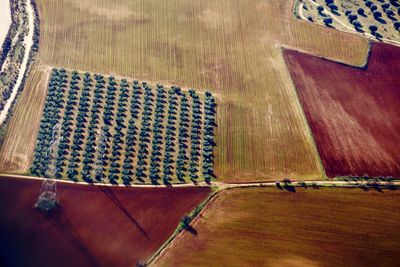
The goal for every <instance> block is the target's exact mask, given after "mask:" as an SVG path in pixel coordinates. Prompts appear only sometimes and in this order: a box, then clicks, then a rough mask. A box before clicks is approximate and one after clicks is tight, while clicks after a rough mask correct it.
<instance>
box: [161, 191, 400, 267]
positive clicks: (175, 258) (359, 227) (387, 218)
mask: <svg viewBox="0 0 400 267" xmlns="http://www.w3.org/2000/svg"><path fill="white" fill-rule="evenodd" d="M399 199H400V192H398V191H386V190H385V191H382V192H377V191H375V190H372V191H367V192H364V191H362V190H361V189H297V192H296V193H291V192H288V191H279V190H277V189H265V188H264V189H236V190H228V191H225V192H222V193H221V194H220V195H219V196H217V197H216V198H215V199H214V200H212V201H211V202H210V203H209V204H208V205H207V207H206V209H205V210H204V211H203V212H202V213H200V216H199V217H198V219H196V220H195V221H194V223H192V226H193V228H194V229H195V230H196V232H197V235H193V234H191V233H189V232H182V233H181V234H180V235H179V236H178V237H177V238H176V240H174V241H173V243H172V245H171V246H170V247H169V248H168V249H166V250H165V251H164V252H163V253H162V254H161V256H160V257H159V258H158V259H157V260H156V261H155V264H154V266H177V265H179V266H209V265H210V264H211V265H214V266H398V265H399V264H400V259H399V257H398V253H399V252H400V227H399V226H400V223H399V222H400V214H399V213H398V212H396V211H397V210H398V209H399V208H400V204H399ZM192 232H193V230H192Z"/></svg>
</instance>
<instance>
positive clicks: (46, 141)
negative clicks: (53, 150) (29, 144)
mask: <svg viewBox="0 0 400 267" xmlns="http://www.w3.org/2000/svg"><path fill="white" fill-rule="evenodd" d="M67 78H68V76H67V74H66V71H65V70H64V69H60V70H57V69H53V70H52V72H51V76H50V81H49V84H48V93H47V97H46V102H45V105H44V109H43V116H42V119H41V122H40V128H39V133H38V137H37V141H36V150H35V158H34V161H33V164H32V167H31V173H32V174H34V175H41V176H44V175H46V171H47V169H48V168H49V166H48V164H49V155H48V153H49V148H50V144H51V141H52V139H53V132H54V130H53V129H54V127H55V126H56V125H57V123H58V122H59V120H60V119H61V110H62V109H63V108H64V100H63V98H64V93H65V90H66V87H67V82H68V81H67Z"/></svg>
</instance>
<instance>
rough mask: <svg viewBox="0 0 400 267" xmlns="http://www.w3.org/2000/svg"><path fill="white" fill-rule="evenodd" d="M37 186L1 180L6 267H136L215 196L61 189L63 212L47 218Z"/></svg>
mask: <svg viewBox="0 0 400 267" xmlns="http://www.w3.org/2000/svg"><path fill="white" fill-rule="evenodd" d="M40 185H41V182H40V181H36V180H35V181H34V180H26V179H16V178H5V177H1V178H0V210H1V213H0V240H1V242H0V265H1V266H32V267H35V266H66V267H70V266H80V267H83V266H136V262H137V261H138V260H146V259H147V258H148V257H149V256H150V255H151V254H152V253H154V252H155V251H156V250H157V249H158V248H159V247H160V245H161V244H162V243H163V242H165V240H167V239H168V237H169V236H170V235H171V234H172V232H173V231H174V230H175V228H176V227H177V225H178V223H179V220H180V218H181V217H182V216H183V214H185V213H188V212H190V211H191V210H192V209H193V208H194V207H195V206H197V205H198V204H199V203H200V202H201V201H202V200H203V199H204V198H205V197H206V196H207V195H208V194H209V192H210V190H209V189H208V188H181V189H177V188H163V189H134V188H118V187H94V186H87V185H75V184H60V183H59V184H58V198H59V201H60V204H61V206H60V207H59V208H58V209H57V210H55V211H54V212H53V213H52V214H51V215H50V216H46V215H45V214H43V213H41V212H40V211H38V210H36V209H34V205H35V202H36V200H37V197H38V194H39V189H40Z"/></svg>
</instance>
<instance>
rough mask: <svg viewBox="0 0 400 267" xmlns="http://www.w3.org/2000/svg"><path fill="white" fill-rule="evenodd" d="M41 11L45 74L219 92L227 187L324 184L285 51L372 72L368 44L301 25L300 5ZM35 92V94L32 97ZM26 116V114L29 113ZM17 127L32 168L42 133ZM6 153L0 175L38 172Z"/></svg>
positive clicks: (49, 6) (56, 6)
mask: <svg viewBox="0 0 400 267" xmlns="http://www.w3.org/2000/svg"><path fill="white" fill-rule="evenodd" d="M37 4H38V8H39V13H40V19H41V23H40V25H41V39H40V52H39V54H40V55H39V58H40V61H39V63H38V64H40V65H42V66H49V65H50V66H58V67H66V68H71V69H78V70H88V71H91V72H97V73H106V74H116V75H121V76H125V77H131V78H136V79H138V80H141V81H145V80H147V81H153V82H159V83H162V84H165V85H168V84H178V85H180V86H182V87H185V86H187V87H193V88H198V89H206V88H208V89H210V90H211V91H212V92H213V93H214V95H216V96H217V102H218V104H219V107H218V118H217V120H218V124H219V127H218V129H217V138H216V142H217V145H218V147H217V148H216V162H215V163H216V165H215V172H216V174H217V176H218V177H219V179H220V180H222V181H226V182H235V181H261V180H267V179H276V178H281V177H286V176H287V177H293V178H294V177H296V178H303V179H307V178H313V179H315V178H321V177H323V176H324V172H323V167H322V164H321V163H320V159H319V157H318V153H317V150H316V148H315V145H314V143H313V141H312V138H311V134H310V132H309V129H308V126H307V123H306V120H305V118H304V116H303V114H302V111H301V107H300V105H299V102H298V99H297V96H296V93H295V89H294V88H293V84H292V81H291V79H290V75H289V73H288V71H287V68H286V65H285V61H284V58H283V55H282V51H281V45H284V46H290V47H295V48H297V49H301V50H305V51H308V52H312V53H315V54H317V55H319V56H323V57H327V58H334V59H335V60H338V61H341V62H346V63H351V64H356V65H362V64H363V63H364V61H365V58H366V54H367V48H368V46H367V42H366V41H365V40H362V39H360V38H358V37H355V36H352V35H350V34H345V33H340V32H337V31H334V30H330V29H326V28H324V27H320V26H317V25H314V24H310V23H306V22H304V21H299V20H296V19H294V18H293V17H292V10H293V1H283V0H272V1H268V2H266V1H261V0H256V1H250V2H249V1H245V0H239V1H233V0H221V1H211V0H206V1H183V0H175V1H161V0H152V1H144V0H136V1H131V0H121V1H118V2H112V1H108V0H91V1H84V2H82V1H78V0H72V1H66V0H65V1H64V0H57V1H55V0H51V1H43V0H39V1H37ZM32 75H33V76H34V75H38V74H37V73H33V74H32ZM35 86H36V85H35V84H31V85H28V86H27V88H26V90H25V92H24V94H30V91H32V90H34V88H35ZM42 89H43V90H45V88H44V87H43V88H42ZM26 108H27V107H26V106H22V107H21V109H23V110H22V111H19V112H23V113H28V111H27V110H25V109H26ZM39 110H40V109H38V110H37V112H39ZM15 120H17V121H16V122H14V125H19V126H20V128H19V129H18V128H15V127H14V128H12V129H10V132H9V135H8V136H9V137H10V138H11V136H12V138H13V139H14V140H13V141H8V143H10V142H12V144H13V146H17V147H18V148H15V150H16V151H17V150H18V151H21V152H22V151H23V152H22V155H24V157H26V158H28V159H29V160H31V159H32V149H33V146H32V145H31V143H33V142H34V140H35V138H36V134H32V138H31V139H30V140H29V141H28V140H25V139H23V138H19V136H20V135H21V133H20V129H24V130H25V128H26V127H27V125H26V124H22V123H21V122H20V121H19V120H18V119H15ZM29 127H33V128H32V129H29V130H27V132H36V129H37V126H29ZM6 142H7V141H6ZM27 143H29V145H27ZM2 154H3V155H2V156H1V157H0V159H1V160H0V167H3V166H24V167H26V166H29V164H22V163H19V162H14V161H19V157H17V156H16V155H15V152H14V150H13V149H11V148H10V147H9V146H8V147H6V148H4V149H3V151H2ZM9 161H11V162H12V163H9ZM7 171H10V172H20V171H26V168H25V169H23V168H16V169H13V168H7Z"/></svg>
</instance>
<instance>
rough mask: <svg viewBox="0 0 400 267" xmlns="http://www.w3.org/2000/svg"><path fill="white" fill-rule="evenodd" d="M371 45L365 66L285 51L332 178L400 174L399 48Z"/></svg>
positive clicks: (327, 172) (318, 145)
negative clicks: (357, 66)
mask: <svg viewBox="0 0 400 267" xmlns="http://www.w3.org/2000/svg"><path fill="white" fill-rule="evenodd" d="M371 49H372V54H371V56H370V59H369V63H368V66H367V68H366V69H360V68H356V67H351V66H347V65H343V64H339V63H336V62H332V61H329V60H325V59H320V58H317V57H314V56H311V55H306V54H302V53H299V52H296V51H290V50H286V51H285V57H286V60H287V63H288V66H289V70H290V72H291V75H292V78H293V80H294V82H295V84H296V88H297V90H298V93H299V96H300V99H301V102H302V104H303V106H304V110H305V114H306V116H307V119H308V121H309V123H310V127H311V130H312V132H313V134H314V137H315V140H316V143H317V147H318V150H319V153H320V155H321V158H322V161H323V164H324V166H325V170H326V174H327V175H328V176H329V177H333V176H337V175H370V176H395V177H400V153H399V151H400V82H399V77H400V49H399V48H397V47H394V46H391V45H385V44H374V45H373V46H372V48H371Z"/></svg>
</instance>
